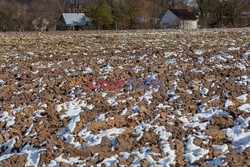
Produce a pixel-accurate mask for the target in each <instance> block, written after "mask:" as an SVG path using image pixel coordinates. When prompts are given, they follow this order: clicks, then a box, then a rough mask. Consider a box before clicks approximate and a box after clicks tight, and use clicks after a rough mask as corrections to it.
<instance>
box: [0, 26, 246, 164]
mask: <svg viewBox="0 0 250 167" xmlns="http://www.w3.org/2000/svg"><path fill="white" fill-rule="evenodd" d="M249 55H250V29H249V28H245V29H211V30H209V29H208V30H198V31H180V30H168V31H128V32H127V31H118V32H112V31H107V32H98V31H90V32H88V31H86V32H85V31H82V32H46V33H0V67H1V68H0V130H1V132H0V166H49V167H54V166H91V165H93V166H143V167H146V166H192V167H195V166H250V158H249V157H250V148H249V147H250V130H249V123H250V94H249V91H250V84H249V83H250V68H249V61H250V59H249ZM87 77H96V78H103V79H107V78H111V79H124V80H125V79H126V78H138V79H143V78H144V79H148V78H149V79H150V78H151V79H161V80H162V83H163V87H162V89H160V90H159V89H155V88H148V89H143V88H142V89H127V88H126V85H123V88H122V89H118V90H117V89H113V90H103V89H88V88H87V85H86V83H87V80H86V78H87Z"/></svg>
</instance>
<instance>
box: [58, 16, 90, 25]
mask: <svg viewBox="0 0 250 167" xmlns="http://www.w3.org/2000/svg"><path fill="white" fill-rule="evenodd" d="M61 17H63V19H64V21H65V24H66V25H72V26H84V25H86V22H89V21H90V18H88V17H87V16H85V14H84V13H63V14H62V16H61Z"/></svg>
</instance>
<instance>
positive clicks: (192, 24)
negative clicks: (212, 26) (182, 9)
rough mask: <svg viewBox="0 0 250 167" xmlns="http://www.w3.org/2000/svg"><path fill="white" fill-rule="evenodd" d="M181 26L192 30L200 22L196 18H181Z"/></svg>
mask: <svg viewBox="0 0 250 167" xmlns="http://www.w3.org/2000/svg"><path fill="white" fill-rule="evenodd" d="M179 28H181V29H190V30H192V29H197V28H198V23H197V21H196V20H181V21H180V26H179Z"/></svg>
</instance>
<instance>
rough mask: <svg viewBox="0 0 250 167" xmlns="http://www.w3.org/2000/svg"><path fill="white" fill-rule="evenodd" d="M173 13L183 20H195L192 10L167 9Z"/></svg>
mask: <svg viewBox="0 0 250 167" xmlns="http://www.w3.org/2000/svg"><path fill="white" fill-rule="evenodd" d="M169 10H170V11H171V12H172V13H173V14H174V15H176V16H177V17H179V18H181V19H183V20H197V17H196V16H195V13H194V12H191V11H189V10H188V9H169Z"/></svg>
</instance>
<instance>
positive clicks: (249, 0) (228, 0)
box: [196, 0, 250, 27]
mask: <svg viewBox="0 0 250 167" xmlns="http://www.w3.org/2000/svg"><path fill="white" fill-rule="evenodd" d="M196 2H197V6H198V9H199V20H200V24H201V25H202V26H203V27H222V26H237V25H241V26H244V25H248V26H249V24H250V0H196Z"/></svg>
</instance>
